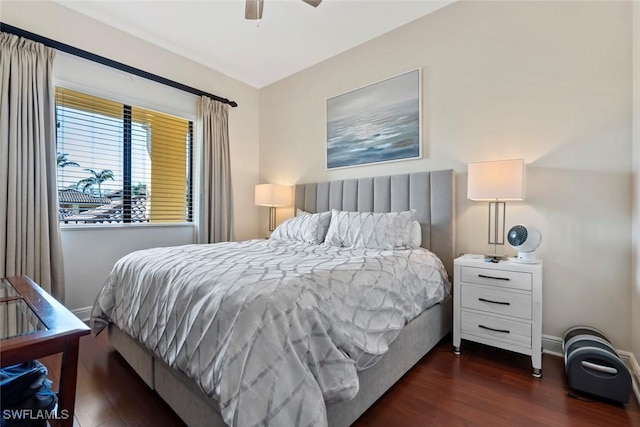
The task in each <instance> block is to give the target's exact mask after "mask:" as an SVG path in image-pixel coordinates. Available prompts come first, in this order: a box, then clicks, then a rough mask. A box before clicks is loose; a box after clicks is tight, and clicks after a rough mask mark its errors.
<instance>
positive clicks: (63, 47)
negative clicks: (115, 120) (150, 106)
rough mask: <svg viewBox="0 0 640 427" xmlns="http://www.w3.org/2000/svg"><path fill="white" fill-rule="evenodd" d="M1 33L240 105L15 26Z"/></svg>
mask: <svg viewBox="0 0 640 427" xmlns="http://www.w3.org/2000/svg"><path fill="white" fill-rule="evenodd" d="M0 31H3V32H5V33H10V34H13V35H16V36H19V37H24V38H27V39H30V40H33V41H35V42H38V43H42V44H43V45H45V46H47V47H52V48H54V49H56V50H59V51H61V52H65V53H69V54H71V55H75V56H78V57H80V58H83V59H88V60H89V61H93V62H97V63H98V64H102V65H106V66H107V67H111V68H115V69H117V70H120V71H125V72H127V73H129V74H133V75H136V76H139V77H143V78H145V79H149V80H152V81H154V82H156V83H161V84H163V85H166V86H171V87H173V88H176V89H180V90H182V91H184V92H189V93H192V94H194V95H198V96H203V95H204V96H208V97H209V98H213V99H215V100H216V101H220V102H222V103H224V104H229V105H230V106H232V107H237V106H238V104H237V103H236V102H235V101H230V100H228V99H227V98H222V97H220V96H217V95H213V94H211V93H207V92H204V91H202V90H200V89H196V88H194V87H191V86H187V85H184V84H182V83H178V82H176V81H173V80H169V79H166V78H164V77H161V76H158V75H157V74H153V73H149V72H147V71H144V70H141V69H139V68H135V67H131V66H129V65H126V64H123V63H121V62H117V61H114V60H112V59H109V58H105V57H104V56H100V55H96V54H95V53H91V52H87V51H86V50H82V49H78V48H77V47H73V46H70V45H68V44H65V43H61V42H58V41H55V40H52V39H49V38H47V37H43V36H40V35H38V34H35V33H31V32H29V31H26V30H23V29H20V28H17V27H14V26H13V25H8V24H5V23H4V22H0Z"/></svg>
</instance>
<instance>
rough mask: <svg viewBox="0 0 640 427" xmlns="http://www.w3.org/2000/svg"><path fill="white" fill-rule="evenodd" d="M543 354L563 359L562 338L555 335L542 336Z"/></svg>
mask: <svg viewBox="0 0 640 427" xmlns="http://www.w3.org/2000/svg"><path fill="white" fill-rule="evenodd" d="M542 352H543V353H544V354H550V355H552V356H557V357H562V338H560V337H554V336H553V335H542Z"/></svg>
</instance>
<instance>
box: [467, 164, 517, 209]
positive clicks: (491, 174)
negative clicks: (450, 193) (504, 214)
mask: <svg viewBox="0 0 640 427" xmlns="http://www.w3.org/2000/svg"><path fill="white" fill-rule="evenodd" d="M468 172H469V175H468V179H467V198H468V199H470V200H524V160H522V159H517V160H499V161H494V162H478V163H469V170H468Z"/></svg>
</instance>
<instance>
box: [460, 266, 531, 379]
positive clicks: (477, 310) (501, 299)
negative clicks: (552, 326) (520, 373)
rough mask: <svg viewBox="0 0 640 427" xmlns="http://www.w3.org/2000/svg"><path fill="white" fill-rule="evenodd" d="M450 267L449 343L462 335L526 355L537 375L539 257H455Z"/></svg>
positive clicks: (465, 337) (471, 339)
mask: <svg viewBox="0 0 640 427" xmlns="http://www.w3.org/2000/svg"><path fill="white" fill-rule="evenodd" d="M453 265H454V267H453V347H454V353H456V354H460V342H461V340H462V339H465V340H470V341H475V342H479V343H482V344H486V345H490V346H493V347H499V348H502V349H505V350H510V351H514V352H516V353H522V354H526V355H529V356H531V364H532V366H533V373H532V375H533V376H534V377H536V378H540V377H541V376H542V261H540V263H539V264H523V263H517V262H513V261H509V260H506V261H500V262H499V263H491V262H485V261H484V256H483V255H464V256H461V257H459V258H456V259H455V261H454V264H453Z"/></svg>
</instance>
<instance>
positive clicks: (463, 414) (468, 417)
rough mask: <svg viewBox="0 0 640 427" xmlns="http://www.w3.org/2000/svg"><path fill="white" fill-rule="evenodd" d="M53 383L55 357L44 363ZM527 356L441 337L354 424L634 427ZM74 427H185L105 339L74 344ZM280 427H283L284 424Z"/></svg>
mask: <svg viewBox="0 0 640 427" xmlns="http://www.w3.org/2000/svg"><path fill="white" fill-rule="evenodd" d="M42 361H43V363H45V364H46V365H47V367H48V368H49V371H50V376H51V377H52V379H53V380H54V383H57V380H58V378H57V372H58V369H59V368H58V367H59V363H60V358H59V356H53V357H49V358H47V359H44V360H42ZM529 372H530V361H529V358H528V357H526V356H522V355H517V354H514V353H510V352H506V351H502V350H497V349H493V348H490V347H486V346H482V345H479V344H474V343H467V342H464V343H463V347H462V355H460V356H455V355H454V354H453V353H452V352H451V342H450V339H448V338H446V339H445V340H444V341H443V342H441V343H440V344H439V345H438V346H437V347H436V348H435V349H434V350H433V351H431V353H429V354H428V355H427V356H425V357H424V358H423V359H422V360H421V361H420V362H419V363H418V364H417V365H416V366H415V367H414V368H413V369H412V370H411V371H410V372H409V373H407V374H406V375H405V376H404V377H403V378H402V379H401V380H400V381H399V382H398V383H397V384H396V385H395V386H394V387H393V388H392V389H391V390H390V391H389V392H387V394H385V395H384V396H383V397H382V398H381V399H380V400H379V401H378V402H376V404H375V405H374V406H373V407H371V408H370V409H369V410H368V411H367V412H366V413H365V414H364V415H363V416H362V417H360V419H359V420H358V421H357V422H356V423H355V425H356V426H359V427H368V426H394V427H403V426H412V427H413V426H492V427H493V426H509V427H514V426H519V427H520V426H553V427H557V426H640V407H639V406H638V403H637V401H636V400H635V398H634V397H633V396H632V398H631V403H629V404H627V405H619V404H611V403H604V402H599V401H586V400H580V399H576V398H572V397H570V396H568V395H567V385H566V381H565V377H564V367H563V364H562V360H561V359H560V358H558V357H553V356H549V355H544V356H543V377H542V379H540V380H536V379H534V378H532V377H531V375H530V373H529ZM75 425H77V426H80V427H98V426H100V427H116V426H118V427H128V426H141V427H145V426H154V427H155V426H166V427H171V426H184V424H183V423H182V422H181V421H180V419H179V418H178V416H177V415H175V413H173V411H172V410H171V409H170V408H169V407H168V406H167V405H166V404H165V403H164V402H163V401H162V399H160V397H158V395H157V394H155V392H153V391H151V390H150V389H149V388H148V387H147V386H146V384H145V383H144V382H143V381H142V380H141V379H140V378H138V376H137V375H136V374H135V372H134V371H133V370H132V369H131V368H130V367H129V366H128V365H127V364H126V362H125V361H124V360H123V359H122V358H121V357H120V356H119V355H118V354H117V353H116V352H115V351H114V350H113V348H112V347H111V345H110V344H109V342H108V339H107V337H106V334H101V335H100V336H99V337H97V338H95V337H93V336H86V337H83V338H81V339H80V362H79V366H78V389H77V398H76V420H75ZM285 427H286V426H285Z"/></svg>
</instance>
